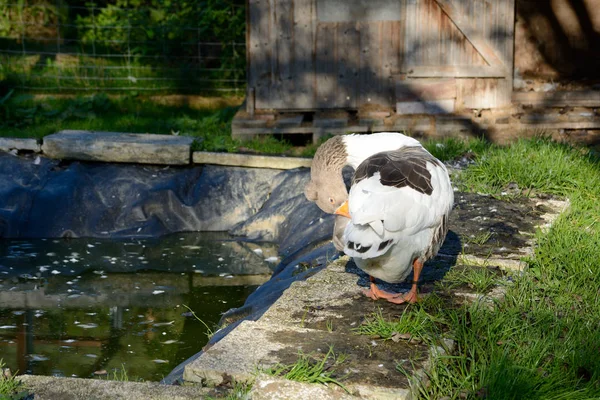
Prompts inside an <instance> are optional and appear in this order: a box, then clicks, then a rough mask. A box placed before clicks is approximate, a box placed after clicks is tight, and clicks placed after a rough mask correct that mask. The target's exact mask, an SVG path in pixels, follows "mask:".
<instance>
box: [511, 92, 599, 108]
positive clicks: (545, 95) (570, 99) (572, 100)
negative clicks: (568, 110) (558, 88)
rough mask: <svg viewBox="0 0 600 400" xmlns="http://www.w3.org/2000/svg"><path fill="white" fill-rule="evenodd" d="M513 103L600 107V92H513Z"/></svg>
mask: <svg viewBox="0 0 600 400" xmlns="http://www.w3.org/2000/svg"><path fill="white" fill-rule="evenodd" d="M512 101H513V102H515V103H520V104H531V105H534V106H546V107H565V106H572V107H600V92H598V91H594V90H582V91H577V92H572V91H568V92H513V93H512Z"/></svg>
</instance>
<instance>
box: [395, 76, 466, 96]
mask: <svg viewBox="0 0 600 400" xmlns="http://www.w3.org/2000/svg"><path fill="white" fill-rule="evenodd" d="M455 98H456V79H414V80H413V79H407V80H401V81H396V101H398V102H401V101H415V100H442V99H455Z"/></svg>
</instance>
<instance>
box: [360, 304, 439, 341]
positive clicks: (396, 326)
mask: <svg viewBox="0 0 600 400" xmlns="http://www.w3.org/2000/svg"><path fill="white" fill-rule="evenodd" d="M435 322H436V317H434V316H433V315H432V314H429V313H428V312H427V311H426V309H425V307H423V306H422V305H416V306H414V307H407V308H405V309H404V310H403V311H402V315H401V316H400V318H399V319H394V320H389V319H386V318H384V316H383V314H382V312H381V310H379V311H378V312H375V313H373V314H372V315H370V316H368V317H366V319H365V321H364V322H363V323H362V324H361V325H360V326H358V327H357V328H355V329H354V331H355V332H356V333H358V334H361V335H367V336H371V337H373V336H376V337H378V338H380V339H383V340H390V339H395V338H396V337H397V336H398V335H401V337H403V338H406V337H409V338H413V337H416V338H419V339H426V335H428V334H430V333H431V332H433V331H434V330H435V329H436V326H435Z"/></svg>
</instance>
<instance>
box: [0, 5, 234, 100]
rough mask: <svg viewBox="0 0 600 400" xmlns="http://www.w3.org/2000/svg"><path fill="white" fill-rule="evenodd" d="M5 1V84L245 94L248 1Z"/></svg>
mask: <svg viewBox="0 0 600 400" xmlns="http://www.w3.org/2000/svg"><path fill="white" fill-rule="evenodd" d="M12 1H13V2H9V1H2V0H0V84H1V85H3V86H8V87H10V88H18V89H22V90H30V91H35V92H45V93H54V92H78V93H81V92H99V91H106V92H128V93H131V92H140V93H142V92H146V93H147V92H151V93H206V92H221V93H222V92H241V91H243V90H244V89H245V83H246V81H245V60H246V56H245V50H246V49H245V43H244V37H245V36H244V35H245V9H244V2H243V1H241V0H234V1H231V2H228V1H216V0H212V1H211V0H208V1H206V0H204V1H200V0H183V1H168V0H160V1H159V0H146V1H144V0H115V1H98V2H97V3H102V4H100V5H99V4H97V3H89V2H84V1H66V0H37V1H26V0H18V1H17V0H12Z"/></svg>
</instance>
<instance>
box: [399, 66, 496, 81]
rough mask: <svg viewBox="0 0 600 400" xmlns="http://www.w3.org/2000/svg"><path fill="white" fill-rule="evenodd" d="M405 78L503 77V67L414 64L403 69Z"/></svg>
mask: <svg viewBox="0 0 600 400" xmlns="http://www.w3.org/2000/svg"><path fill="white" fill-rule="evenodd" d="M403 74H406V77H407V78H505V77H506V71H505V70H504V68H498V67H486V66H478V65H446V66H439V67H436V66H418V67H417V66H415V67H410V68H409V69H408V71H403Z"/></svg>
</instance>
